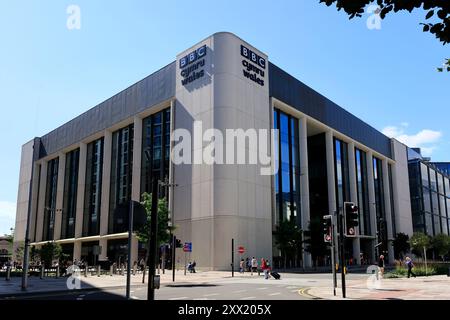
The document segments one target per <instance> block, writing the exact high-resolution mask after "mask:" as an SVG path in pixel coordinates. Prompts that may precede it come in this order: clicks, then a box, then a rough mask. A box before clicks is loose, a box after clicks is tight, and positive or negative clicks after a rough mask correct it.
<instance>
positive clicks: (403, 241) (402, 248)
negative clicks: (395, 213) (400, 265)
mask: <svg viewBox="0 0 450 320" xmlns="http://www.w3.org/2000/svg"><path fill="white" fill-rule="evenodd" d="M393 245H394V255H395V258H396V259H399V258H401V257H403V255H405V254H406V253H407V252H408V251H409V249H410V245H409V236H408V235H407V234H404V233H397V235H396V236H395V239H394V242H393Z"/></svg>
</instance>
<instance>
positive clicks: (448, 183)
mask: <svg viewBox="0 0 450 320" xmlns="http://www.w3.org/2000/svg"><path fill="white" fill-rule="evenodd" d="M408 157H409V159H408V168H409V185H410V194H411V210H412V219H413V229H414V232H424V233H426V234H428V235H430V236H434V235H437V234H440V233H443V234H447V235H448V234H450V233H449V230H450V170H449V169H450V168H449V167H450V163H447V162H430V159H429V158H424V157H422V155H421V153H420V149H409V150H408Z"/></svg>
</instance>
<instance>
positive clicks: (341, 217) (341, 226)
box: [338, 210, 346, 298]
mask: <svg viewBox="0 0 450 320" xmlns="http://www.w3.org/2000/svg"><path fill="white" fill-rule="evenodd" d="M342 211H343V210H340V212H339V214H338V220H339V222H338V228H339V241H340V244H339V251H340V256H341V258H340V260H341V261H340V262H341V263H340V264H341V281H342V297H343V298H345V294H346V288H345V269H346V268H345V246H344V240H345V237H344V212H342Z"/></svg>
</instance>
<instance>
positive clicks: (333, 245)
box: [331, 212, 337, 296]
mask: <svg viewBox="0 0 450 320" xmlns="http://www.w3.org/2000/svg"><path fill="white" fill-rule="evenodd" d="M335 216H336V212H335V214H334V215H332V216H331V237H332V238H331V268H332V274H333V295H334V296H336V287H337V276H336V256H335V255H336V226H335V222H336V218H335Z"/></svg>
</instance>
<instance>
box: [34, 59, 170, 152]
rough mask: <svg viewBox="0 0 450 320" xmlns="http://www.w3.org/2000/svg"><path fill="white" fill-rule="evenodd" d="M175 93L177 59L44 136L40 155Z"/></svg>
mask: <svg viewBox="0 0 450 320" xmlns="http://www.w3.org/2000/svg"><path fill="white" fill-rule="evenodd" d="M174 96H175V62H172V63H171V64H169V65H167V66H166V67H164V68H162V69H160V70H159V71H157V72H155V73H153V74H151V75H150V76H148V77H146V78H144V79H142V80H141V81H139V82H137V83H135V84H134V85H132V86H131V87H129V88H127V89H125V90H123V91H122V92H120V93H118V94H116V95H114V96H113V97H111V98H109V99H108V100H106V101H104V102H102V103H100V104H99V105H97V106H95V107H94V108H92V109H90V110H89V111H87V112H85V113H83V114H82V115H80V116H78V117H76V118H75V119H73V120H71V121H69V122H67V123H66V124H64V125H62V126H61V127H59V128H57V129H55V130H53V131H52V132H50V133H48V134H46V135H45V136H43V137H42V138H41V149H40V153H39V154H40V157H41V158H42V157H45V156H46V155H49V154H52V153H55V152H58V151H59V150H61V149H64V148H66V147H68V146H70V145H72V144H75V143H77V142H78V141H81V140H83V139H85V138H87V137H89V136H90V135H93V134H95V133H97V132H99V131H103V130H105V129H106V128H108V127H111V126H113V125H114V124H115V123H117V122H120V121H123V120H125V119H127V118H130V117H132V116H134V115H135V114H137V113H139V112H142V111H144V110H146V109H148V108H149V107H151V106H153V105H156V104H158V103H161V102H163V101H165V100H168V99H170V98H172V97H174Z"/></svg>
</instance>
